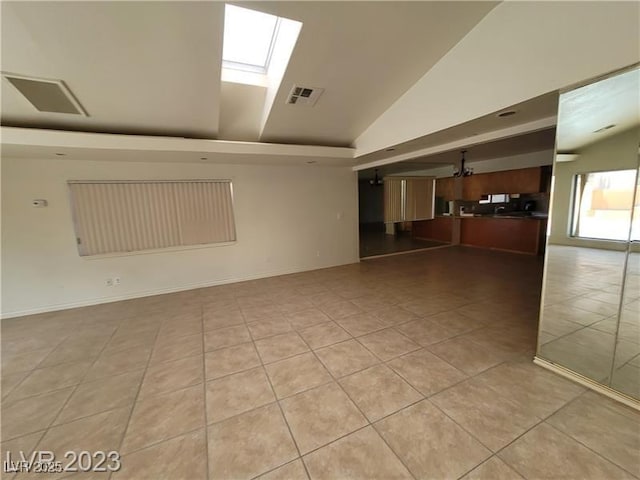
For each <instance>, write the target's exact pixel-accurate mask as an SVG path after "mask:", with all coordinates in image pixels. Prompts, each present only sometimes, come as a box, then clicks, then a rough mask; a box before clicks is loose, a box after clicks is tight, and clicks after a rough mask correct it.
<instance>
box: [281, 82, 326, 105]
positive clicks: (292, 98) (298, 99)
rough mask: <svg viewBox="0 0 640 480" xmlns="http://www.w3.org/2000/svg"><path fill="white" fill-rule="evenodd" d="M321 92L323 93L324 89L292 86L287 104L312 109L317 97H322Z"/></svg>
mask: <svg viewBox="0 0 640 480" xmlns="http://www.w3.org/2000/svg"><path fill="white" fill-rule="evenodd" d="M322 92H324V88H317V87H299V86H298V85H294V86H293V88H292V89H291V92H290V93H289V96H288V97H287V103H289V104H292V105H304V106H307V107H313V106H314V105H315V104H316V102H317V101H318V97H319V96H320V95H322Z"/></svg>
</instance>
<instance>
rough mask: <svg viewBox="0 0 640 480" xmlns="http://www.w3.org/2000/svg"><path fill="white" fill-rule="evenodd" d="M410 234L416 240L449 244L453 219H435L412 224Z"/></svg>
mask: <svg viewBox="0 0 640 480" xmlns="http://www.w3.org/2000/svg"><path fill="white" fill-rule="evenodd" d="M412 234H413V236H414V237H417V238H424V239H427V240H438V241H440V242H448V243H451V237H452V235H453V217H436V218H434V219H433V220H425V221H421V222H413V226H412Z"/></svg>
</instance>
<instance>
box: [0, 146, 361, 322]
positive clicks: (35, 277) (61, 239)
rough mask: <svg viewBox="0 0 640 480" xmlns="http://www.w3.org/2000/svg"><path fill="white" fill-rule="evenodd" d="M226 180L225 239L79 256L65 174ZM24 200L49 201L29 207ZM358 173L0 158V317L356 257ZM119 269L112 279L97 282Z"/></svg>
mask: <svg viewBox="0 0 640 480" xmlns="http://www.w3.org/2000/svg"><path fill="white" fill-rule="evenodd" d="M191 178H230V179H232V180H233V189H234V202H235V215H236V229H237V236H238V241H237V243H236V244H233V245H230V246H218V247H215V246H214V247H205V248H195V249H185V250H180V251H171V252H156V253H147V254H133V255H125V256H112V257H107V258H93V259H87V258H86V257H85V258H80V257H79V256H78V252H77V249H76V245H75V244H74V231H73V226H72V220H71V212H70V206H69V199H68V194H67V186H66V181H67V180H71V179H75V180H87V179H95V180H99V179H129V180H136V179H191ZM33 199H46V200H47V201H48V202H49V206H48V207H46V208H34V207H32V206H31V201H32V200H33ZM357 215H358V214H357V177H356V173H355V172H353V171H351V169H350V168H342V167H319V166H316V165H314V166H301V167H277V166H264V167H263V166H248V165H233V166H232V165H219V164H195V163H193V164H184V163H180V164H178V163H175V164H174V163H141V162H126V161H117V162H102V161H82V160H56V159H25V158H15V159H14V158H7V159H3V160H2V315H3V317H10V316H16V315H22V314H28V313H36V312H42V311H49V310H57V309H62V308H69V307H73V306H80V305H89V304H95V303H102V302H107V301H112V300H116V299H123V298H132V297H138V296H144V295H150V294H155V293H163V292H169V291H176V290H180V289H188V288H195V287H198V286H206V285H214V284H218V283H227V282H233V281H238V280H243V279H250V278H257V277H263V276H271V275H277V274H282V273H289V272H297V271H303V270H310V269H316V268H323V267H328V266H332V265H340V264H346V263H352V262H357V261H358V230H357ZM115 276H118V277H120V278H121V281H122V283H121V285H119V286H112V287H107V286H106V279H107V278H109V277H115Z"/></svg>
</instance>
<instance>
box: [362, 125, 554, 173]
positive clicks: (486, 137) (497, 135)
mask: <svg viewBox="0 0 640 480" xmlns="http://www.w3.org/2000/svg"><path fill="white" fill-rule="evenodd" d="M556 120H557V117H556V116H555V115H554V116H551V117H546V118H542V119H540V120H535V121H533V122H528V123H523V124H520V125H514V126H513V127H508V128H503V129H501V130H494V131H492V132H487V133H481V134H479V135H475V136H473V137H467V138H461V139H459V140H454V141H453V142H449V143H443V144H440V145H436V146H433V147H428V148H423V149H421V150H415V151H413V152H407V153H402V154H399V155H394V156H391V157H388V158H383V159H381V160H375V161H373V162H368V163H363V164H361V165H356V166H354V167H353V170H354V171H356V172H357V171H360V170H366V169H368V168H375V167H380V166H383V165H389V164H392V163H397V162H403V161H406V160H414V159H417V158H422V157H428V156H429V155H435V154H437V153H442V152H448V151H451V150H456V149H458V148H468V147H472V146H474V145H480V144H482V143H487V142H493V141H497V140H502V139H505V138H509V137H515V136H518V135H523V134H525V133H531V132H536V131H538V130H544V129H545V128H549V127H553V126H555V125H556Z"/></svg>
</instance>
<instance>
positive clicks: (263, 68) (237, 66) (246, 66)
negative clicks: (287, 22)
mask: <svg viewBox="0 0 640 480" xmlns="http://www.w3.org/2000/svg"><path fill="white" fill-rule="evenodd" d="M229 6H233V7H235V8H241V9H244V10H251V11H254V12H255V11H257V10H252V9H249V8H245V7H238V6H236V5H229V4H227V5H225V9H226V8H227V7H229ZM260 13H264V12H260ZM225 15H226V14H225ZM265 15H270V16H273V17H275V19H276V22H275V25H274V27H273V31H272V33H271V39H270V41H269V49H268V50H267V56H266V58H265V62H264V65H257V64H252V63H243V62H236V61H233V60H225V58H224V56H223V58H222V67H223V68H229V69H231V70H239V71H242V72H251V73H259V74H264V75H266V74H267V73H268V71H269V65H270V63H271V57H272V55H273V50H274V47H275V45H276V42H277V39H278V31H279V30H280V24H281V21H282V19H281V18H280V17H277V16H275V15H271V14H265ZM225 28H227V25H226V17H225ZM223 52H224V49H223ZM223 55H224V53H223Z"/></svg>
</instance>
